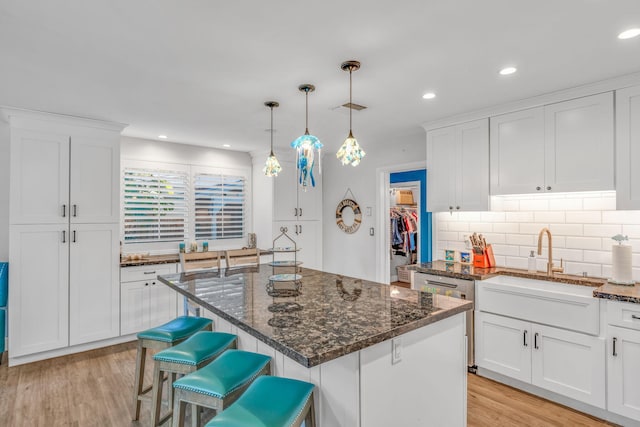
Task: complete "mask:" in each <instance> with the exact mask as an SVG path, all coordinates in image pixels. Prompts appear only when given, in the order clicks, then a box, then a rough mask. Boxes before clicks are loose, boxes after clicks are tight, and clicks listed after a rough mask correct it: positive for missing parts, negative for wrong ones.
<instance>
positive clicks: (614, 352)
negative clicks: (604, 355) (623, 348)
mask: <svg viewBox="0 0 640 427" xmlns="http://www.w3.org/2000/svg"><path fill="white" fill-rule="evenodd" d="M617 342H618V338H616V337H613V355H614V356H617V355H618V353H616V343H617Z"/></svg>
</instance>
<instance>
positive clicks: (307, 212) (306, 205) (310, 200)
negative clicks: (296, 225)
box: [297, 170, 322, 221]
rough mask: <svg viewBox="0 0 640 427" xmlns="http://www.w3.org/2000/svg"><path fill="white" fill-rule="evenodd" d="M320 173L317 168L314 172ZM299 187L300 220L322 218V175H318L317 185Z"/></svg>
mask: <svg viewBox="0 0 640 427" xmlns="http://www.w3.org/2000/svg"><path fill="white" fill-rule="evenodd" d="M316 173H318V172H317V170H316V171H314V174H316ZM297 189H298V220H299V221H317V220H320V219H322V176H321V175H317V176H316V186H315V187H308V188H307V189H306V190H305V189H303V188H302V187H300V186H299V185H298V186H297Z"/></svg>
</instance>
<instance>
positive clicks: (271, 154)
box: [270, 105, 273, 157]
mask: <svg viewBox="0 0 640 427" xmlns="http://www.w3.org/2000/svg"><path fill="white" fill-rule="evenodd" d="M270 108H271V153H270V156H272V157H273V105H272V106H271V107H270Z"/></svg>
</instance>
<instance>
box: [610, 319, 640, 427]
mask: <svg viewBox="0 0 640 427" xmlns="http://www.w3.org/2000/svg"><path fill="white" fill-rule="evenodd" d="M614 338H615V340H616V344H615V355H614V353H613V339H614ZM607 339H608V343H607V346H608V349H607V354H608V355H607V373H608V383H607V391H608V407H607V409H608V410H609V411H611V412H615V413H616V414H620V415H624V416H625V417H629V418H633V419H635V420H638V421H640V363H639V361H640V332H638V331H633V330H630V329H623V328H618V327H616V326H609V327H608V329H607Z"/></svg>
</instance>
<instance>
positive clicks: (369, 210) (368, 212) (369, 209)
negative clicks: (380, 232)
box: [366, 206, 371, 216]
mask: <svg viewBox="0 0 640 427" xmlns="http://www.w3.org/2000/svg"><path fill="white" fill-rule="evenodd" d="M366 212H367V216H371V206H367V209H366Z"/></svg>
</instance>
